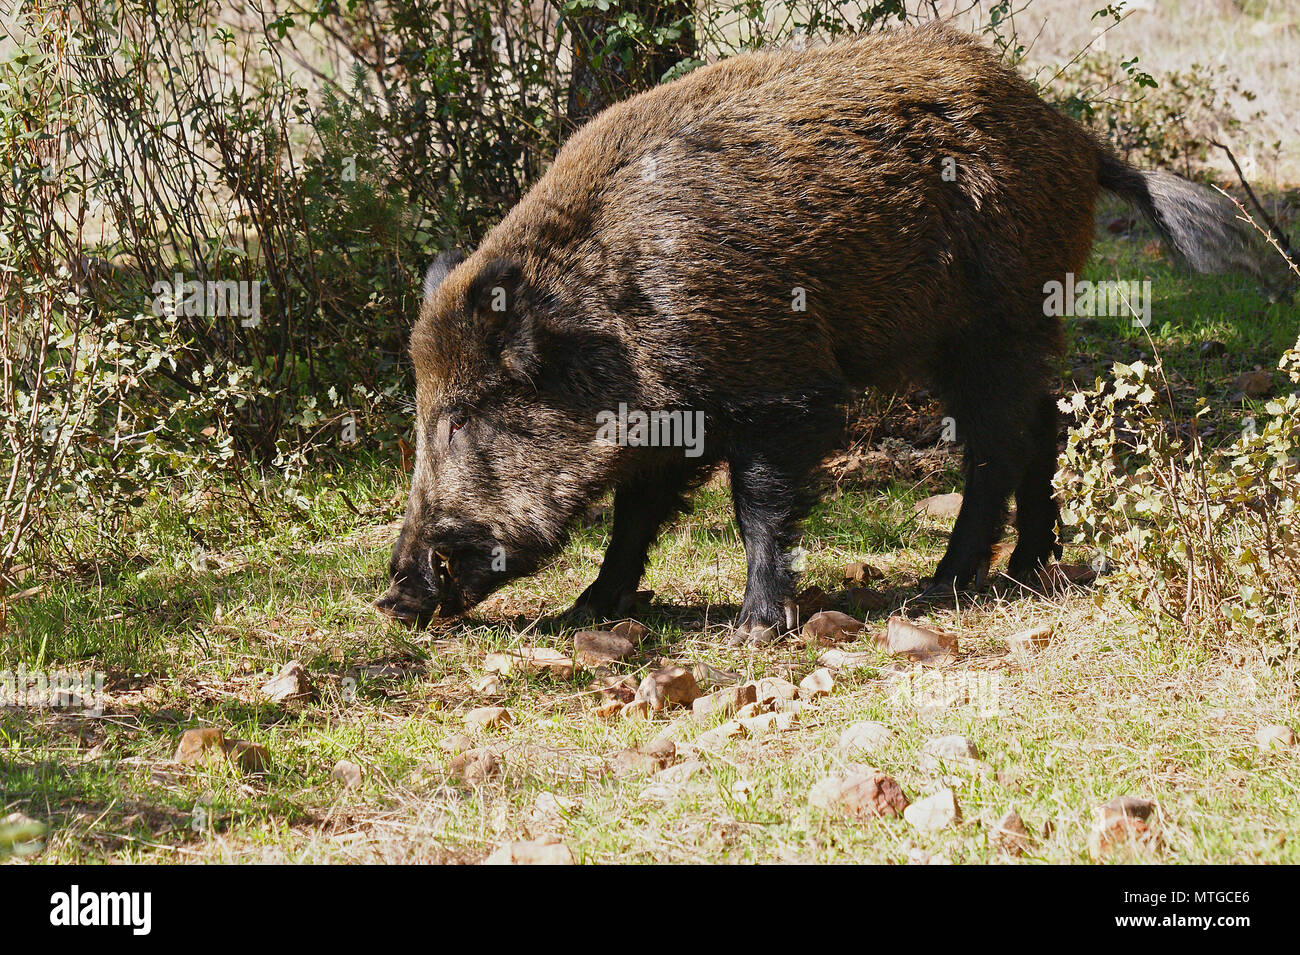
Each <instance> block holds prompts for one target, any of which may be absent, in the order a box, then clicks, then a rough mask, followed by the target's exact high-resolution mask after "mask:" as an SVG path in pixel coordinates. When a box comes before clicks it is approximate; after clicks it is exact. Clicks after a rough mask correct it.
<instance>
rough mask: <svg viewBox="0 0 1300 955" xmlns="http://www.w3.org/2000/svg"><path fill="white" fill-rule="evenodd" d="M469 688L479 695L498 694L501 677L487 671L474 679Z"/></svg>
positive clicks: (499, 692)
mask: <svg viewBox="0 0 1300 955" xmlns="http://www.w3.org/2000/svg"><path fill="white" fill-rule="evenodd" d="M471 689H472V690H473V691H474V692H475V693H476V694H477V695H479V696H500V694H501V677H499V676H497V675H496V674H495V673H488V674H486V675H484V676H481V677H479V678H478V679H477V680H475V681H474V685H473V687H471Z"/></svg>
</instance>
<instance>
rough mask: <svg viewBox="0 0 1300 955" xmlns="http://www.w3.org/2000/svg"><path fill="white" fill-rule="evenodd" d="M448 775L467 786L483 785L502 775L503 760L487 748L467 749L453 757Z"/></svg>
mask: <svg viewBox="0 0 1300 955" xmlns="http://www.w3.org/2000/svg"><path fill="white" fill-rule="evenodd" d="M447 775H448V776H449V777H450V778H451V779H453V780H459V781H460V782H463V783H465V785H467V786H481V785H483V784H484V783H486V782H487V781H488V780H490V779H492V778H493V777H495V776H499V775H501V761H500V760H499V759H497V758H496V756H495V755H494V754H492V753H491V752H489V751H488V750H486V749H471V750H467V751H465V752H463V753H458V754H456V755H455V756H453V757H452V759H451V762H449V763H448V764H447Z"/></svg>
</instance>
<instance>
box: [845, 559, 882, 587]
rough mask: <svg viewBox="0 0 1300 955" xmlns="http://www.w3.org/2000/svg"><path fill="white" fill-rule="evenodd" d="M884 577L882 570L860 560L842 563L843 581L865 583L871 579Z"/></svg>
mask: <svg viewBox="0 0 1300 955" xmlns="http://www.w3.org/2000/svg"><path fill="white" fill-rule="evenodd" d="M884 577H885V573H884V571H882V570H880V569H878V568H876V567H872V566H871V565H870V564H864V563H862V562H861V561H858V562H855V563H852V564H845V565H844V582H845V583H846V584H866V583H870V582H871V581H873V580H883V579H884Z"/></svg>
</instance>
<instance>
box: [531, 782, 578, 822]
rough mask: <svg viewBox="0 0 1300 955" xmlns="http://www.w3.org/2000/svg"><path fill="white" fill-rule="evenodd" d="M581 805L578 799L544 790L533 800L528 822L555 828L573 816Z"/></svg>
mask: <svg viewBox="0 0 1300 955" xmlns="http://www.w3.org/2000/svg"><path fill="white" fill-rule="evenodd" d="M579 805H580V803H579V802H578V800H576V799H571V798H569V797H568V796H557V795H555V793H552V792H548V791H546V790H543V791H542V792H540V793H538V794H537V798H536V799H535V800H533V808H532V809H530V810H529V811H528V821H529V822H530V823H531V824H532V825H534V826H538V827H544V826H553V825H555V824H556V823H558V822H560V821H561V820H563V819H566V818H567V817H569V816H571V815H572V814H573V812H574V810H576V809H577V808H578V806H579Z"/></svg>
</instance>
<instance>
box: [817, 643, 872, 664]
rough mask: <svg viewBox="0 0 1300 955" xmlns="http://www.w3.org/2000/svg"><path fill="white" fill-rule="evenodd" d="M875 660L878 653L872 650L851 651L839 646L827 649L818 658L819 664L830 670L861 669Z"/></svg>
mask: <svg viewBox="0 0 1300 955" xmlns="http://www.w3.org/2000/svg"><path fill="white" fill-rule="evenodd" d="M875 662H876V655H875V654H874V653H871V652H870V651H858V652H853V653H850V652H849V651H847V650H841V649H839V648H838V647H834V648H832V649H830V650H827V651H826V652H825V653H823V654H822V655H821V656H819V657H818V658H817V663H818V665H819V666H824V667H826V668H827V669H828V670H860V669H862V668H863V667H868V666H872V665H873V664H874V663H875Z"/></svg>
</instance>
